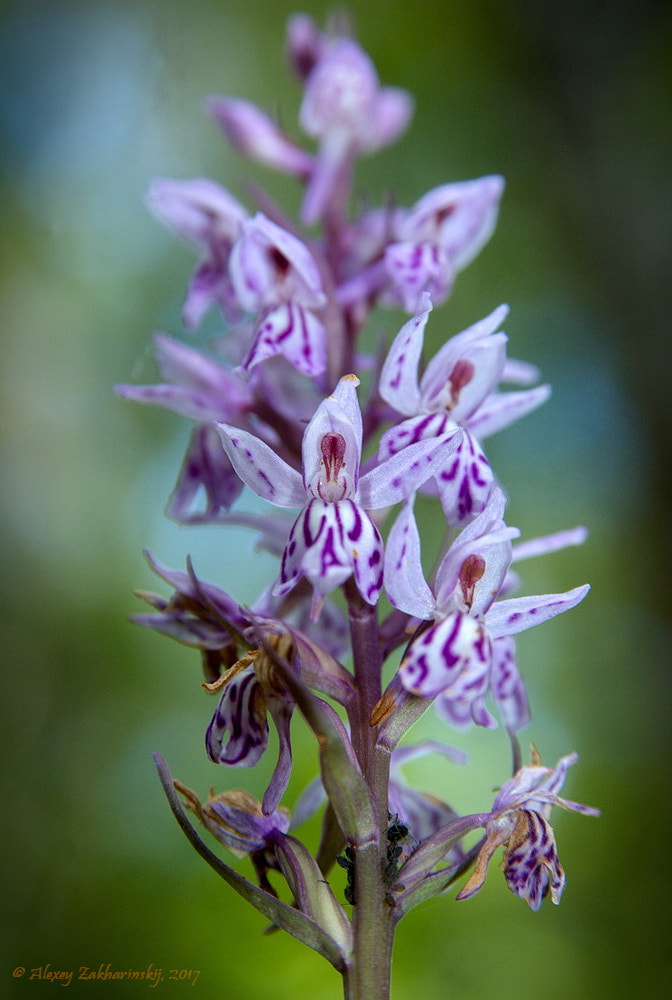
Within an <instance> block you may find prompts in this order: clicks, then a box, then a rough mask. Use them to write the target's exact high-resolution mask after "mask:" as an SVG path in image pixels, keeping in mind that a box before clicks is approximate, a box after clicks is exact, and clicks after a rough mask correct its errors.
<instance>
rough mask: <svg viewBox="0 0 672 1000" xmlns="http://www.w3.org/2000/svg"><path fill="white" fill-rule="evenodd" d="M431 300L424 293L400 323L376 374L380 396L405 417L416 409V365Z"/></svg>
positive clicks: (418, 397) (418, 398)
mask: <svg viewBox="0 0 672 1000" xmlns="http://www.w3.org/2000/svg"><path fill="white" fill-rule="evenodd" d="M431 309H432V300H431V298H430V296H429V294H428V293H427V292H425V293H424V294H423V295H422V297H421V299H420V303H419V305H418V310H417V312H416V314H415V316H413V318H412V319H409V321H408V322H407V323H405V324H404V326H402V328H401V330H400V331H399V333H398V334H397V336H396V338H395V339H394V341H393V343H392V346H391V347H390V350H389V352H388V355H387V358H386V359H385V363H384V365H383V370H382V372H381V374H380V380H379V384H378V391H379V392H380V395H381V396H382V398H383V399H384V400H385V402H386V403H389V404H390V406H393V407H394V409H395V410H397V411H398V412H399V413H403V414H404V415H405V416H409V417H410V416H414V415H415V414H416V413H417V412H418V410H419V408H420V401H421V397H420V389H419V387H418V364H419V362H420V356H421V354H422V345H423V338H424V333H425V327H426V325H427V318H428V316H429V313H430V311H431Z"/></svg>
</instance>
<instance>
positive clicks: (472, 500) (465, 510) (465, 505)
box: [436, 429, 495, 527]
mask: <svg viewBox="0 0 672 1000" xmlns="http://www.w3.org/2000/svg"><path fill="white" fill-rule="evenodd" d="M436 485H437V489H438V492H439V496H440V498H441V506H442V507H443V513H444V514H445V516H446V521H447V522H448V524H449V525H451V526H452V527H460V526H461V525H464V524H465V523H466V522H467V521H471V520H472V519H473V518H474V517H475V515H477V514H480V513H481V511H482V510H484V509H485V507H486V504H487V502H488V498H489V497H490V494H491V492H492V489H493V487H494V485H495V476H494V473H493V471H492V468H491V466H490V463H489V462H488V460H487V458H486V456H485V452H484V451H483V449H482V448H481V446H480V445H479V443H478V441H477V440H476V438H475V437H474V436H473V434H471V433H469V431H466V430H464V429H463V431H462V438H461V441H460V443H459V445H458V446H457V448H456V449H455V451H454V453H453V454H452V455H451V456H450V460H449V461H448V462H447V463H446V465H445V466H444V468H443V469H441V471H440V472H439V474H438V475H437V477H436Z"/></svg>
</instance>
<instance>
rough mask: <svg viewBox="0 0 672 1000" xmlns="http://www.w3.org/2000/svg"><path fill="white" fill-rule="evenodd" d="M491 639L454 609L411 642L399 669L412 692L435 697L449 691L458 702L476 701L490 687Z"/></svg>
mask: <svg viewBox="0 0 672 1000" xmlns="http://www.w3.org/2000/svg"><path fill="white" fill-rule="evenodd" d="M491 658H492V650H491V642H490V640H489V638H488V635H487V633H486V632H485V630H484V629H483V627H482V626H481V625H480V624H479V623H478V622H477V621H476V620H475V619H474V618H471V617H470V616H469V615H463V614H460V613H459V612H452V613H451V614H449V615H447V616H446V617H445V618H444V619H443V620H442V621H440V622H437V623H436V624H435V625H432V626H431V627H430V628H429V629H427V630H426V631H425V632H423V633H422V634H421V635H419V636H418V637H417V638H416V639H415V640H414V641H413V642H412V643H411V645H410V647H409V650H408V652H407V654H406V656H405V657H404V660H403V662H402V664H401V667H400V668H399V676H400V678H401V683H402V684H403V686H404V687H405V688H406V690H407V691H410V692H411V694H415V695H419V696H420V697H423V698H433V697H435V696H436V695H438V694H441V693H442V692H446V695H447V696H448V697H449V698H454V699H456V700H457V701H461V700H462V701H470V702H471V701H473V700H474V699H475V698H477V697H481V696H483V695H484V694H485V692H486V691H487V687H488V679H489V672H490V662H491Z"/></svg>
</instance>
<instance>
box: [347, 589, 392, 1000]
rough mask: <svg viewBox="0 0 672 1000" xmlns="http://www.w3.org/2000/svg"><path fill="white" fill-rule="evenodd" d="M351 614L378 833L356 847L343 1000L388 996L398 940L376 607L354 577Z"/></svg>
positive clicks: (360, 723) (355, 725) (365, 766)
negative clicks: (379, 728) (378, 725)
mask: <svg viewBox="0 0 672 1000" xmlns="http://www.w3.org/2000/svg"><path fill="white" fill-rule="evenodd" d="M344 589H345V595H346V598H347V601H348V609H349V612H350V634H351V637H352V652H353V667H354V674H355V687H356V690H357V696H358V711H357V713H356V714H353V715H354V717H353V718H352V740H353V746H354V749H355V753H356V754H357V758H358V760H359V763H360V767H361V769H362V774H363V775H364V780H365V781H366V783H367V785H368V787H369V790H370V793H371V799H372V801H373V804H374V809H375V811H376V819H377V837H376V838H375V839H371V840H368V841H366V842H364V843H359V844H354V845H352V848H353V851H354V860H355V899H356V902H355V908H354V913H353V931H354V951H353V955H352V962H351V965H350V967H349V969H348V970H347V972H346V973H345V974H344V991H345V1000H388V998H389V995H390V967H391V962H392V944H393V939H394V926H395V925H394V920H393V909H392V907H391V906H389V904H388V903H387V902H386V899H385V897H386V894H387V886H386V885H385V882H384V879H383V871H384V868H385V860H386V858H385V854H386V844H387V826H388V784H389V759H390V758H389V754H388V752H387V751H386V750H385V749H384V748H381V747H378V746H377V744H376V730H375V729H374V728H372V727H371V725H370V724H369V718H370V716H371V711H372V709H373V707H374V705H375V704H376V703H377V702H378V700H379V699H380V696H381V691H382V688H381V684H382V677H381V674H382V656H381V652H380V645H379V642H378V619H377V611H376V608H375V607H372V606H371V605H369V604H367V603H366V601H364V600H363V598H362V597H361V595H360V594H359V592H358V590H357V588H356V586H355V584H354V581H353V580H352V579H351V580H349V581H348V583H346V585H345V588H344Z"/></svg>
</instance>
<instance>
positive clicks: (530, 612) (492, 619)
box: [486, 584, 590, 639]
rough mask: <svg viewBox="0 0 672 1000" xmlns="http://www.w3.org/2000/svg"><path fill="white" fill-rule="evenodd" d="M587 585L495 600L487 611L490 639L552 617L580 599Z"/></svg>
mask: <svg viewBox="0 0 672 1000" xmlns="http://www.w3.org/2000/svg"><path fill="white" fill-rule="evenodd" d="M589 590H590V586H589V585H588V584H585V585H584V586H583V587H575V588H574V589H573V590H568V591H566V592H565V593H563V594H544V595H543V596H539V597H512V598H509V599H508V600H506V601H497V602H496V603H495V604H493V605H492V607H491V608H490V610H489V611H488V613H487V615H486V621H487V625H488V631H489V632H490V635H491V636H492V638H493V639H498V638H499V637H500V636H503V635H514V634H515V633H516V632H522V631H523V630H524V629H527V628H531V627H532V626H533V625H539V624H541V622H545V621H548V620H549V619H550V618H555V616H556V615H559V614H562V612H563V611H569V609H570V608H574V607H576V605H577V604H578V603H579V602H580V601H582V600H583V598H584V597H585V596H586V594H587V593H588V591H589Z"/></svg>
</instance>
